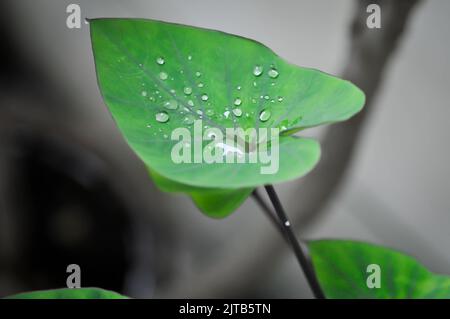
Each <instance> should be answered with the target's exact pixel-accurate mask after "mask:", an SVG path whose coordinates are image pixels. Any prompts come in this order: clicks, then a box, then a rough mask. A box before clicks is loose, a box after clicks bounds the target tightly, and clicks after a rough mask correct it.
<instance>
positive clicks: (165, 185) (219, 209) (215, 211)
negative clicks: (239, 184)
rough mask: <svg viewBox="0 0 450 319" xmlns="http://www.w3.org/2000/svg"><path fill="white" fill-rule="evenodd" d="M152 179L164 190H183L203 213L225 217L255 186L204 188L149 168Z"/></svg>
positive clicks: (215, 216) (214, 216)
mask: <svg viewBox="0 0 450 319" xmlns="http://www.w3.org/2000/svg"><path fill="white" fill-rule="evenodd" d="M149 172H150V175H151V177H152V180H153V181H154V182H155V184H156V186H158V188H159V189H160V190H162V191H164V192H183V193H186V194H188V195H189V196H191V198H192V200H193V201H194V203H195V205H197V207H198V208H199V209H200V211H201V212H202V213H204V214H205V215H207V216H209V217H213V218H224V217H226V216H228V215H229V214H231V213H232V212H233V211H234V210H235V209H237V208H238V207H239V206H240V205H241V204H242V203H243V202H244V201H245V200H246V199H247V197H248V196H249V195H250V194H251V193H252V191H253V188H237V189H224V188H203V187H196V186H190V185H185V184H181V183H178V182H175V181H171V180H170V179H167V178H165V177H164V176H161V175H159V174H158V173H156V172H155V171H152V170H151V169H149Z"/></svg>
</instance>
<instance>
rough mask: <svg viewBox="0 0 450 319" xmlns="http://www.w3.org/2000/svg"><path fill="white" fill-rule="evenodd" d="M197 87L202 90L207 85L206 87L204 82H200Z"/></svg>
mask: <svg viewBox="0 0 450 319" xmlns="http://www.w3.org/2000/svg"><path fill="white" fill-rule="evenodd" d="M197 86H198V87H199V88H202V87H204V86H205V85H204V84H203V83H202V82H200V83H199V84H198V85H197Z"/></svg>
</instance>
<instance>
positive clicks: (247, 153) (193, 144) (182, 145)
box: [171, 120, 280, 174]
mask: <svg viewBox="0 0 450 319" xmlns="http://www.w3.org/2000/svg"><path fill="white" fill-rule="evenodd" d="M279 132H280V130H279V129H278V128H258V129H256V128H248V129H246V130H244V129H242V128H216V127H211V128H207V129H203V123H202V120H197V121H195V122H194V126H193V134H191V130H189V129H187V128H185V127H179V128H176V129H174V130H173V131H172V134H171V140H172V141H178V143H176V144H175V145H174V146H173V148H172V151H171V158H172V161H173V162H174V163H176V164H182V163H206V164H213V163H226V164H245V163H249V164H255V163H259V164H261V165H260V173H261V174H275V173H277V172H278V169H279Z"/></svg>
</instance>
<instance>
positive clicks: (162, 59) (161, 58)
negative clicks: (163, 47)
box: [156, 56, 166, 65]
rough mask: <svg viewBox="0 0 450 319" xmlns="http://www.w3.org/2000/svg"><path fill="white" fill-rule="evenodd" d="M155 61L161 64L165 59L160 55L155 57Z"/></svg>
mask: <svg viewBox="0 0 450 319" xmlns="http://www.w3.org/2000/svg"><path fill="white" fill-rule="evenodd" d="M156 63H158V64H159V65H163V64H164V63H166V61H164V58H163V57H161V56H160V57H159V58H157V59H156Z"/></svg>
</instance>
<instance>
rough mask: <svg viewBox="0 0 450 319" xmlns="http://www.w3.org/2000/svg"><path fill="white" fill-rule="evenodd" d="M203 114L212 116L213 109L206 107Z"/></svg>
mask: <svg viewBox="0 0 450 319" xmlns="http://www.w3.org/2000/svg"><path fill="white" fill-rule="evenodd" d="M205 114H206V115H208V116H213V115H214V110H213V109H207V110H206V111H205Z"/></svg>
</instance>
